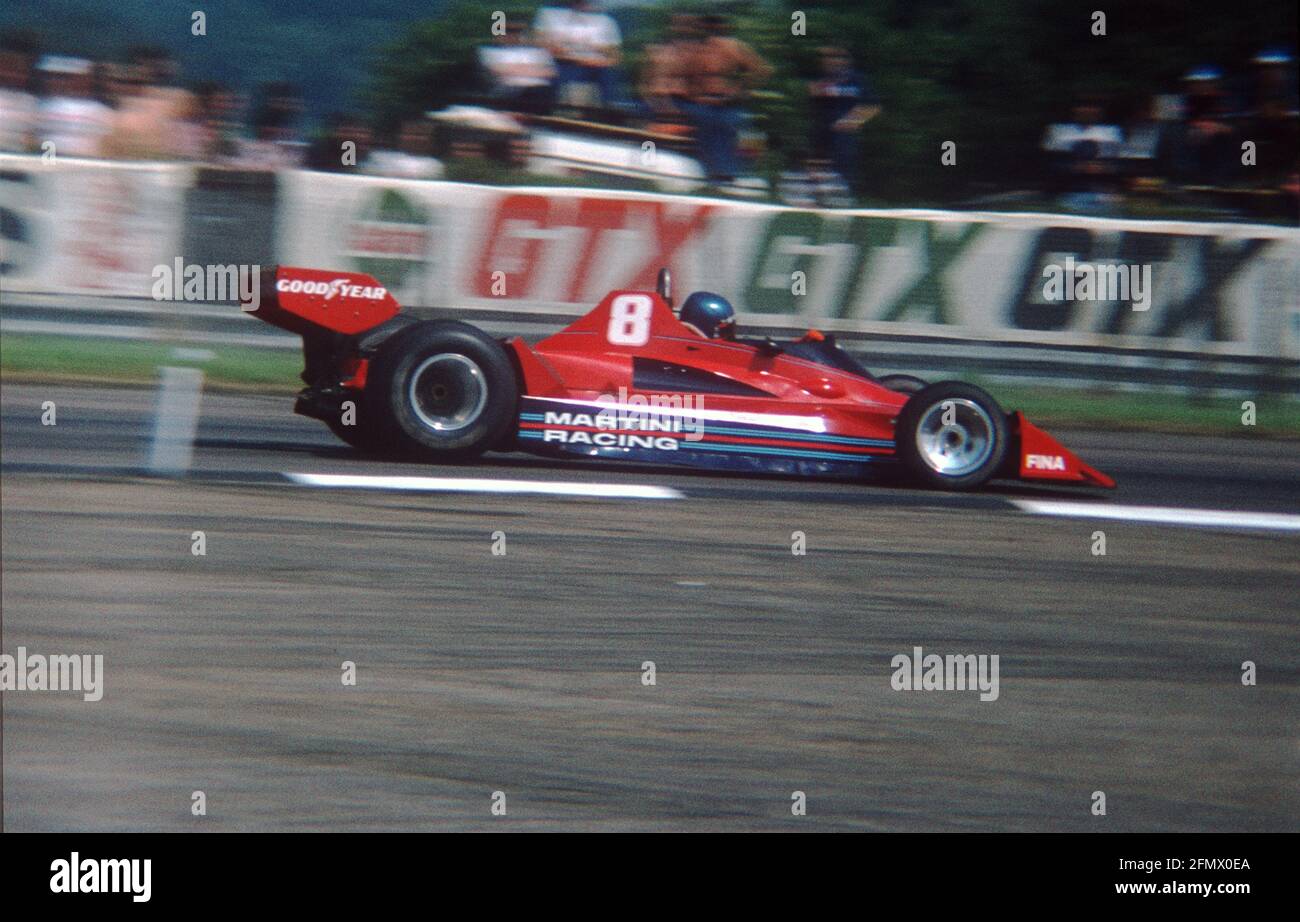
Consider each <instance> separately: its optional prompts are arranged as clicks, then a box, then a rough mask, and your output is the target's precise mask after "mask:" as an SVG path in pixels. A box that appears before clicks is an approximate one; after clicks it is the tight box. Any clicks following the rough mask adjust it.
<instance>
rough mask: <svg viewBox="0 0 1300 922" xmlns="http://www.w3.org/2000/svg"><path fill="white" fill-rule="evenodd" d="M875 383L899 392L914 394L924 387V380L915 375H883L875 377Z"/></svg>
mask: <svg viewBox="0 0 1300 922" xmlns="http://www.w3.org/2000/svg"><path fill="white" fill-rule="evenodd" d="M876 383H877V384H879V385H880V386H881V387H887V388H889V389H890V390H891V391H897V392H898V393H900V394H915V393H916V392H917V391H919V390H920V389H921V388H923V387H925V382H924V381H922V380H921V379H920V378H918V377H916V376H915V375H884V376H882V377H879V378H877V379H876Z"/></svg>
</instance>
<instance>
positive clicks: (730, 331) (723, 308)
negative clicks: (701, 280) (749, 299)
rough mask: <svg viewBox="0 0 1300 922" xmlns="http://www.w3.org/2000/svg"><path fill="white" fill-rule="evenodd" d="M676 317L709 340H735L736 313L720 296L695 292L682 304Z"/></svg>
mask: <svg viewBox="0 0 1300 922" xmlns="http://www.w3.org/2000/svg"><path fill="white" fill-rule="evenodd" d="M678 316H679V317H680V319H681V321H682V323H689V324H690V325H691V326H693V327H695V329H697V330H699V331H700V332H701V333H703V334H704V335H705V336H707V337H708V338H709V339H735V338H736V312H735V310H733V309H732V307H731V303H730V302H729V301H728V300H727V299H726V298H724V297H722V295H715V294H714V293H713V292H711V291H697V292H695V293H694V294H692V295H691V296H690V297H689V298H687V299H686V301H685V302H683V304H682V312H681V314H679V315H678Z"/></svg>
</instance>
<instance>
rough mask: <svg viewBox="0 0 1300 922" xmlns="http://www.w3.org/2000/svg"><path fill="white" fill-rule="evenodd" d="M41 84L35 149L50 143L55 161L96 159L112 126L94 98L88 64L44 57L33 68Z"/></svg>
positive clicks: (110, 114) (106, 109) (107, 111)
mask: <svg viewBox="0 0 1300 922" xmlns="http://www.w3.org/2000/svg"><path fill="white" fill-rule="evenodd" d="M37 70H38V71H40V73H41V76H42V79H43V80H44V83H45V98H44V99H42V100H41V102H40V107H39V112H38V119H37V125H36V145H37V147H38V148H41V149H42V150H43V149H44V145H45V144H46V143H47V142H50V143H53V145H54V147H53V152H54V154H55V156H58V157H98V156H100V143H101V141H102V140H103V138H104V136H105V135H106V134H108V132H109V130H110V129H111V128H112V125H113V110H112V109H110V108H109V107H108V106H106V105H104V104H103V103H102V102H100V101H99V100H97V99H95V98H94V78H93V74H92V71H91V65H90V62H89V61H87V60H85V59H83V58H69V57H62V56H55V55H46V56H45V57H43V58H41V60H40V63H39V64H38V65H37Z"/></svg>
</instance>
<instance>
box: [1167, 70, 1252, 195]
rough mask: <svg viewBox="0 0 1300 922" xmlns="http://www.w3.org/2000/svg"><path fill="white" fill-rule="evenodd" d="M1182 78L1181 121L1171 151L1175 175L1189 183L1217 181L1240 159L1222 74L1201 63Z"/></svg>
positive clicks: (1200, 183)
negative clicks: (1174, 144)
mask: <svg viewBox="0 0 1300 922" xmlns="http://www.w3.org/2000/svg"><path fill="white" fill-rule="evenodd" d="M1183 82H1184V85H1185V86H1186V96H1185V102H1184V122H1183V124H1182V125H1181V126H1180V130H1179V132H1178V135H1177V143H1176V150H1175V155H1174V156H1175V163H1174V166H1175V169H1176V171H1177V174H1178V178H1179V179H1180V180H1182V181H1183V182H1185V183H1189V184H1195V185H1220V184H1222V183H1223V182H1225V181H1226V180H1227V179H1228V178H1229V177H1230V176H1231V174H1232V173H1233V172H1235V170H1236V168H1237V166H1238V165H1239V163H1240V160H1239V157H1240V150H1239V149H1237V147H1236V132H1235V131H1234V129H1233V126H1232V124H1231V122H1230V121H1229V118H1228V114H1229V112H1230V111H1231V109H1232V106H1231V103H1230V102H1229V99H1228V96H1227V93H1226V92H1225V91H1224V89H1223V74H1222V72H1220V71H1219V69H1218V68H1215V67H1200V68H1196V69H1195V70H1193V71H1191V72H1189V73H1188V74H1187V76H1186V77H1184V78H1183Z"/></svg>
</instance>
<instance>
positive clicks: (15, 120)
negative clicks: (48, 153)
mask: <svg viewBox="0 0 1300 922" xmlns="http://www.w3.org/2000/svg"><path fill="white" fill-rule="evenodd" d="M34 53H35V45H33V44H31V43H29V42H27V41H24V40H23V39H22V38H21V37H18V36H13V37H6V38H5V39H4V40H3V41H0V151H10V152H19V153H21V152H23V151H29V150H31V149H32V148H33V147H34V145H35V141H36V124H37V119H38V114H39V104H38V103H37V101H36V96H35V95H33V93H32V91H31V83H32V57H33V55H34Z"/></svg>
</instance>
